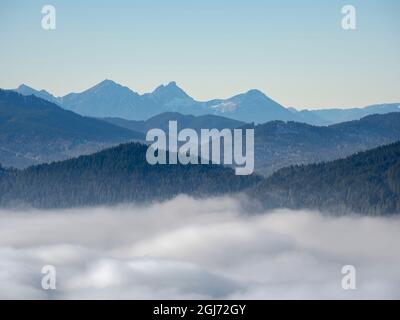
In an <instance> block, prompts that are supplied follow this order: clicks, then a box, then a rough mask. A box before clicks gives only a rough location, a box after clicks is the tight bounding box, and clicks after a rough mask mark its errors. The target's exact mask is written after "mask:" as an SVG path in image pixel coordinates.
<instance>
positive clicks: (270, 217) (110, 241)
mask: <svg viewBox="0 0 400 320" xmlns="http://www.w3.org/2000/svg"><path fill="white" fill-rule="evenodd" d="M0 219H1V224H0V235H1V237H0V298H39V299H53V298H61V299H69V298H77V299H80V298H84V299H86V298H116V299H118V298H122V299H125V298H129V299H147V298H149V299H150V298H151V299H157V298H161V299H162V298H167V299H172V298H183V299H191V298H198V299H202V298H220V299H242V298H243V299H276V298H289V299H292V298H318V299H324V298H338V299H353V298H397V299H398V298H400V248H399V245H398V244H399V243H400V219H399V218H393V217H392V218H371V217H369V218H367V217H330V216H325V215H322V214H320V213H312V212H306V211H289V210H278V211H273V212H266V213H262V214H257V215H254V214H251V215H250V214H247V213H246V212H245V211H244V210H243V208H242V207H241V206H240V203H239V201H237V200H235V199H231V198H215V199H208V200H194V199H191V198H188V197H178V198H176V199H174V200H171V201H168V202H165V203H162V204H155V205H152V206H151V207H147V208H143V207H134V206H123V207H114V208H92V209H79V210H78V209H76V210H62V211H61V210H57V211H30V212H16V211H0ZM44 265H54V266H55V267H56V270H57V289H56V290H48V291H45V290H43V289H42V288H41V279H42V274H41V268H42V266H44ZM344 265H354V266H355V267H356V271H357V277H356V280H357V289H356V290H343V289H342V287H341V280H342V277H343V275H342V274H341V268H342V267H343V266H344Z"/></svg>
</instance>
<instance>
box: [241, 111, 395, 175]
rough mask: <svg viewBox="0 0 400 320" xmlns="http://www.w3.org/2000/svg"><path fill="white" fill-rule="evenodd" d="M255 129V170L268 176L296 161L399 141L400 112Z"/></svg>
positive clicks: (276, 123)
mask: <svg viewBox="0 0 400 320" xmlns="http://www.w3.org/2000/svg"><path fill="white" fill-rule="evenodd" d="M243 128H254V130H255V167H256V171H257V172H259V173H261V174H263V175H269V174H271V173H273V172H275V171H276V170H278V169H280V168H283V167H287V166H290V165H296V164H308V163H314V162H321V161H330V160H335V159H339V158H344V157H346V156H349V155H351V154H353V153H355V152H359V151H364V150H367V149H371V148H375V147H377V146H380V145H384V144H388V143H392V142H395V141H398V140H400V113H399V112H395V113H391V114H384V115H371V116H368V117H365V118H363V119H361V120H357V121H350V122H345V123H341V124H337V125H332V126H328V127H325V126H322V127H318V126H312V125H308V124H304V123H297V122H287V123H285V122H282V121H272V122H268V123H265V124H262V125H257V126H253V125H246V126H244V127H243Z"/></svg>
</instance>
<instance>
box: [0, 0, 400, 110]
mask: <svg viewBox="0 0 400 320" xmlns="http://www.w3.org/2000/svg"><path fill="white" fill-rule="evenodd" d="M44 4H52V5H54V6H55V8H56V10H57V28H56V30H53V31H45V30H43V29H42V28H41V19H42V14H41V9H42V6H43V5H44ZM346 4H351V5H353V6H355V8H356V10H357V29H356V30H354V31H345V30H343V29H342V28H341V19H342V13H341V8H342V6H343V5H346ZM399 14H400V1H397V0H380V1H376V0H349V1H337V0H331V1H318V2H317V1H314V0H276V1H266V0H263V1H261V0H259V1H258V0H252V1H232V0H230V1H228V0H220V1H212V0H202V1H184V0H170V1H162V0H158V1H156V0H152V1H149V0H146V1H145V0H142V1H123V0H116V1H101V0H96V1H94V0H87V1H79V2H78V1H65V0H64V1H55V0H54V1H45V2H43V1H36V0H32V1H22V0H17V1H15V0H3V1H1V3H0V37H1V42H2V50H0V75H1V76H0V87H1V88H15V87H17V86H18V85H19V84H21V83H26V84H28V85H31V86H32V87H34V88H37V89H42V88H44V89H46V90H48V91H50V92H52V93H53V94H55V95H64V94H66V93H68V92H71V91H75V92H79V91H81V90H84V89H86V88H88V87H90V86H92V85H94V84H95V83H97V82H99V81H101V80H102V79H104V78H108V79H113V80H115V81H117V82H119V83H121V84H124V85H126V86H128V87H130V88H132V89H133V90H135V91H138V92H141V93H142V92H149V91H152V90H153V89H154V88H155V87H156V86H158V85H159V84H160V83H162V82H168V81H171V80H175V81H177V82H178V84H179V85H180V86H182V87H183V88H184V89H185V90H186V91H187V92H188V94H190V95H191V96H193V97H194V98H196V99H199V100H207V99H210V98H216V97H221V98H226V97H229V96H232V95H234V94H237V93H240V92H244V91H247V90H248V89H251V88H257V89H260V90H262V91H263V92H265V93H266V94H267V95H269V96H270V97H271V98H273V99H275V100H277V101H279V102H280V103H282V104H284V105H285V106H296V107H307V108H314V107H315V108H321V107H332V106H352V107H354V106H365V105H368V104H374V103H384V102H399V101H400V90H399V87H400V59H399V53H400V41H399V39H400V19H399Z"/></svg>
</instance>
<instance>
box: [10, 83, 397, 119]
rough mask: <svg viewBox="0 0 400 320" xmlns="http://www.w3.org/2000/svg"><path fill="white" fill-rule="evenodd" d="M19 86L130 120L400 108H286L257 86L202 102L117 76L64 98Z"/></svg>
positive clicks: (350, 113) (348, 113) (330, 115)
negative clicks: (140, 89)
mask: <svg viewBox="0 0 400 320" xmlns="http://www.w3.org/2000/svg"><path fill="white" fill-rule="evenodd" d="M16 91H17V92H19V93H21V94H24V95H27V94H34V95H36V96H38V97H40V98H43V99H46V100H49V101H51V102H54V103H58V104H59V105H61V106H62V107H63V108H65V109H68V110H72V111H74V112H76V113H79V114H81V115H84V116H91V117H114V118H115V117H116V118H124V119H127V120H146V119H148V118H150V117H153V116H155V115H157V114H160V113H163V112H179V113H182V114H186V115H206V114H213V115H220V116H224V117H228V118H231V119H235V120H238V121H244V122H255V123H264V122H267V121H272V120H283V121H296V122H303V123H308V124H313V125H328V124H334V123H338V122H343V121H350V120H358V119H360V118H362V117H364V116H367V115H370V114H375V113H379V114H384V113H389V112H398V111H400V108H399V105H400V104H382V105H373V106H368V107H365V108H351V109H337V108H336V109H324V110H301V111H298V110H296V109H295V108H285V107H284V106H282V105H281V104H279V103H278V102H276V101H274V100H272V99H271V98H269V97H268V96H266V95H265V94H264V93H262V92H261V91H259V90H254V89H253V90H249V91H248V92H246V93H242V94H238V95H235V96H233V97H231V98H228V99H214V100H210V101H196V100H194V99H193V98H192V97H190V96H189V95H188V94H187V93H186V92H185V91H183V90H182V89H181V88H180V87H179V86H178V85H177V84H176V82H174V81H173V82H170V83H169V84H167V85H161V86H159V87H157V88H156V89H155V90H154V91H153V92H151V93H145V94H142V95H140V94H138V93H136V92H134V91H132V90H131V89H129V88H127V87H124V86H121V85H119V84H117V83H115V82H114V81H112V80H104V81H102V82H100V83H99V84H97V85H95V86H94V87H92V88H89V89H87V90H85V91H83V92H80V93H70V94H67V95H66V96H64V97H54V96H53V95H51V94H50V93H48V92H47V91H45V90H41V91H37V90H35V89H32V88H30V87H28V86H26V85H21V86H20V87H19V88H17V89H16Z"/></svg>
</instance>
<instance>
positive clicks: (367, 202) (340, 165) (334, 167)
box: [249, 142, 400, 215]
mask: <svg viewBox="0 0 400 320" xmlns="http://www.w3.org/2000/svg"><path fill="white" fill-rule="evenodd" d="M249 194H251V196H253V197H254V198H256V199H258V200H260V201H261V202H262V203H263V204H264V205H265V206H266V207H268V208H278V207H286V208H292V209H305V208H307V209H318V210H323V211H331V212H336V213H348V212H354V213H360V214H370V215H376V214H399V213H400V143H399V142H398V143H395V144H391V145H386V146H382V147H379V148H376V149H373V150H369V151H366V152H363V153H359V154H356V155H353V156H350V157H348V158H346V159H342V160H336V161H333V162H328V163H320V164H312V165H307V166H295V167H289V168H285V169H282V170H279V171H278V172H276V173H275V174H273V175H272V176H271V177H269V178H268V179H266V180H265V181H263V182H261V183H260V184H259V185H257V186H256V187H255V188H254V189H252V190H251V191H250V192H249Z"/></svg>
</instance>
